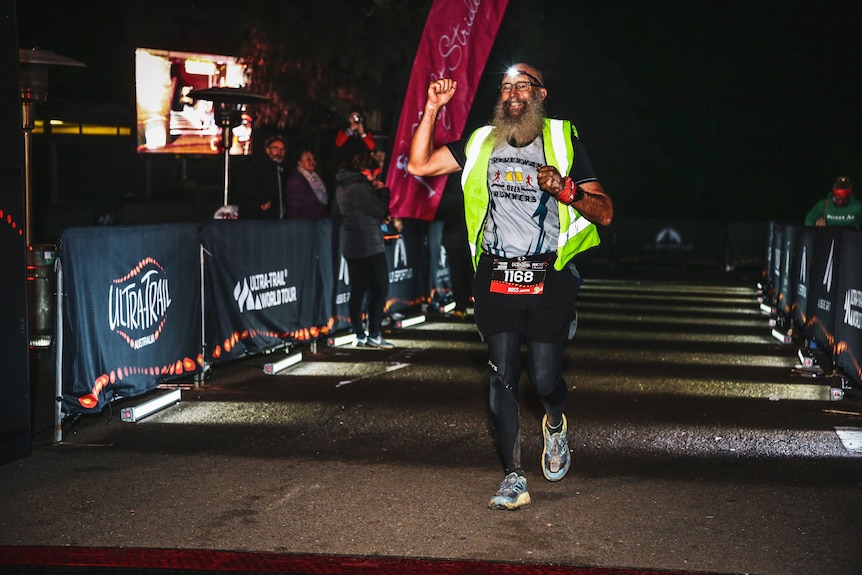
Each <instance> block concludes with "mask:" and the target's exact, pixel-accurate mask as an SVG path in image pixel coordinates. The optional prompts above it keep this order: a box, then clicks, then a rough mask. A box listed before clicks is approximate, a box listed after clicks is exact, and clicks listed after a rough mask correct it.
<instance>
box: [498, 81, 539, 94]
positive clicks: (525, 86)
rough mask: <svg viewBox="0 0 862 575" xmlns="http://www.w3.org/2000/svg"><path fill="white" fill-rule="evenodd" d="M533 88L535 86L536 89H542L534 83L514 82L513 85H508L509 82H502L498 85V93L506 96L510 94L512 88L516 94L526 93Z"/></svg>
mask: <svg viewBox="0 0 862 575" xmlns="http://www.w3.org/2000/svg"><path fill="white" fill-rule="evenodd" d="M533 86H535V87H536V88H543V87H544V86H542V85H541V84H536V83H534V82H515V83H514V84H512V83H509V82H504V83H503V84H500V93H501V94H506V93H508V92H511V91H512V89H513V88H514V89H515V90H517V91H518V92H526V91H527V90H529V89H530V88H532V87H533Z"/></svg>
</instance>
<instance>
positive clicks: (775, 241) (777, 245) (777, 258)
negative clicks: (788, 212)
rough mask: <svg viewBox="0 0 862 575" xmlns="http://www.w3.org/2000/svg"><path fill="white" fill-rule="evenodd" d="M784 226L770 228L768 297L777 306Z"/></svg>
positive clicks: (777, 225) (778, 225)
mask: <svg viewBox="0 0 862 575" xmlns="http://www.w3.org/2000/svg"><path fill="white" fill-rule="evenodd" d="M785 227H786V226H785V225H784V224H776V225H775V227H773V228H772V257H771V258H770V262H771V266H770V270H769V285H770V292H771V293H770V296H771V301H770V303H772V304H773V305H775V306H776V307H777V306H778V290H779V287H780V286H781V263H782V261H783V259H782V257H781V254H783V253H784V228H785Z"/></svg>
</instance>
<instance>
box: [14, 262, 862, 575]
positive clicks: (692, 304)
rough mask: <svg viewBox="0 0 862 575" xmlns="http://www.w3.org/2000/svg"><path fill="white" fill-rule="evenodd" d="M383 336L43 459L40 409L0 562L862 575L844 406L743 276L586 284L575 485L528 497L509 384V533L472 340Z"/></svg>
mask: <svg viewBox="0 0 862 575" xmlns="http://www.w3.org/2000/svg"><path fill="white" fill-rule="evenodd" d="M386 335H387V338H388V339H390V340H391V341H393V342H394V343H395V344H396V345H397V347H396V348H395V349H393V350H387V351H380V350H370V349H356V348H353V347H351V346H343V347H342V346H339V347H327V346H325V345H320V346H318V347H317V348H316V349H314V350H312V349H311V348H309V347H307V346H306V347H304V348H299V349H298V350H294V353H296V352H302V354H303V359H302V361H301V362H300V363H298V364H296V365H294V366H292V367H290V368H288V369H286V370H284V371H282V372H280V373H278V374H276V375H267V374H265V373H264V369H263V367H264V365H265V364H267V363H272V362H273V361H274V360H277V359H281V358H283V357H284V353H283V352H276V353H273V354H268V355H263V356H255V357H249V358H246V359H244V360H241V361H238V362H235V363H232V364H229V365H216V366H214V367H213V369H212V370H211V372H210V377H209V378H208V379H207V380H206V381H205V382H203V383H202V384H199V385H195V384H194V382H192V381H180V382H176V383H177V384H178V385H180V387H181V388H182V401H180V402H179V403H178V404H176V405H174V406H171V407H169V408H167V409H165V410H163V411H160V412H158V413H156V414H154V415H151V416H149V417H147V418H145V419H142V420H140V421H138V422H136V423H126V422H123V421H121V420H120V409H121V408H122V407H123V406H124V405H133V404H136V403H140V402H141V401H142V400H143V399H144V398H137V399H135V400H128V402H126V403H122V404H115V405H114V406H112V408H111V409H106V410H105V412H103V413H102V414H99V415H97V416H88V417H84V418H81V419H79V420H78V421H76V422H75V423H74V424H72V425H69V423H68V422H67V425H66V427H67V429H66V430H65V437H64V440H63V442H62V443H61V444H54V443H53V433H52V429H51V425H50V421H51V419H50V418H51V415H50V409H51V406H50V403H49V402H45V401H40V403H39V405H37V409H36V413H35V416H34V423H35V425H36V427H37V431H38V432H37V433H36V435H35V436H34V450H33V454H32V456H30V457H28V458H25V459H22V460H19V461H15V462H12V463H9V464H6V465H3V466H0V518H2V519H0V521H2V524H3V525H2V529H0V545H61V546H108V547H152V548H178V549H219V550H236V551H264V552H278V553H312V554H333V555H351V556H357V555H358V556H368V555H371V556H386V557H422V558H449V559H478V560H495V561H507V562H513V563H521V562H528V563H548V564H562V565H581V566H601V567H634V568H642V569H675V570H683V569H689V570H696V571H703V572H711V573H722V574H729V573H757V574H761V575H792V574H800V575H801V574H805V575H816V574H823V575H851V574H857V573H859V572H860V571H862V549H860V546H859V544H858V541H857V534H858V530H859V529H860V527H859V517H860V516H862V455H860V452H859V451H857V447H856V444H857V443H859V441H858V440H857V439H856V437H857V435H856V433H857V431H856V430H857V428H862V404H860V403H859V402H858V401H857V400H853V399H845V400H843V401H829V387H828V383H827V382H824V380H813V379H805V378H801V377H799V376H798V375H794V374H793V373H792V367H793V366H794V364H796V363H797V362H798V358H797V357H796V351H797V350H796V348H794V347H792V346H787V345H784V344H782V343H780V342H778V341H777V340H776V339H775V338H773V337H772V336H771V334H770V328H769V327H768V321H767V318H766V316H764V315H763V314H762V313H761V312H760V309H759V305H758V302H757V300H756V295H755V291H754V282H753V280H751V278H749V277H745V276H733V277H725V276H723V275H722V276H720V277H719V278H713V277H701V278H694V277H687V278H682V279H676V280H667V279H656V278H650V279H642V278H638V277H625V278H623V277H617V276H614V275H613V274H607V276H604V277H596V278H593V279H590V280H588V283H587V284H586V285H585V287H584V289H583V291H582V296H581V305H580V325H579V330H578V334H577V336H576V338H575V340H574V341H573V342H572V343H571V344H570V345H569V346H568V347H567V352H566V367H565V376H566V380H567V383H568V384H569V386H570V388H571V393H570V396H569V408H568V410H567V413H568V417H569V425H570V436H569V437H570V440H569V441H570V447H571V448H572V455H573V465H572V469H571V471H570V473H569V475H568V477H566V478H565V479H564V480H563V481H561V482H559V483H549V482H547V481H545V480H544V479H543V478H542V475H541V470H540V467H539V460H540V455H541V433H540V427H539V426H540V421H541V408H540V406H539V404H538V401H537V400H536V398H535V395H534V393H533V391H532V389H531V387H530V386H529V384H528V383H527V382H526V380H524V382H523V385H522V396H523V400H522V420H523V421H522V431H523V436H524V443H523V450H522V453H523V459H524V462H525V465H526V473H527V480H528V483H529V490H530V494H531V496H532V500H533V503H532V504H531V505H529V506H528V507H526V508H523V509H521V510H518V511H514V512H503V511H491V510H489V509H487V508H486V503H487V501H488V499H489V497H490V496H491V495H492V494H493V493H494V492H495V490H496V486H497V484H498V483H499V481H500V480H501V479H502V471H501V468H500V464H499V461H498V459H497V457H496V454H495V451H494V446H493V442H492V439H491V435H490V432H489V420H488V410H487V393H488V391H487V376H486V368H485V363H486V361H487V358H486V354H485V351H484V346H483V344H482V343H481V342H480V340H479V338H478V336H477V334H476V331H475V326H473V325H472V324H471V323H470V322H469V321H462V320H456V319H453V318H448V317H429V318H428V320H427V321H426V322H424V323H421V324H419V325H416V326H414V327H411V328H408V329H403V330H392V331H391V332H390V333H388V334H386ZM38 365H41V364H37V368H36V369H35V370H34V371H35V373H36V375H38V374H39V370H40V369H41V368H40V367H38ZM37 379H39V381H41V382H42V383H38V385H41V386H45V385H46V383H45V382H44V380H45V379H47V378H37ZM159 393H163V391H160V392H159ZM34 396H35V397H37V398H40V397H50V387H48V389H41V390H37V391H36V392H35V393H34ZM842 438H843V441H842Z"/></svg>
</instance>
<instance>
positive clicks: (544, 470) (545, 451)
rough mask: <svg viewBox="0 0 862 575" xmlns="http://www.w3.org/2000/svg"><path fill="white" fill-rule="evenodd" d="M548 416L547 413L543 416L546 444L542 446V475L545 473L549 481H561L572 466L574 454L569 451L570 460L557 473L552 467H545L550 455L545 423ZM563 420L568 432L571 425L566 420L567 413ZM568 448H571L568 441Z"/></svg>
mask: <svg viewBox="0 0 862 575" xmlns="http://www.w3.org/2000/svg"><path fill="white" fill-rule="evenodd" d="M547 418H548V416H547V415H546V416H545V417H543V418H542V440H543V442H544V446H543V447H542V475H544V476H545V479H547V480H548V481H559V480H561V479H562V478H563V477H565V476H566V474H567V473H568V472H569V467H571V466H572V454H571V452H570V453H569V460H568V461H566V465H565V466H564V467H563V468H562V469H560V470H559V471H557V472H556V473H552V472H551V470H550V469H548V468H547V467H545V456H546V455H548V442H547V440H546V439H545V425H546V423H547ZM563 421H564V422H565V425H564V426H563V429H564V430H565V431H566V432H568V429H569V426H568V422H567V421H566V420H565V415H564V416H563ZM566 449H567V450H568V449H569V446H568V442H567V443H566Z"/></svg>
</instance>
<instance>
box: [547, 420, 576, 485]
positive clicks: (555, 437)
mask: <svg viewBox="0 0 862 575" xmlns="http://www.w3.org/2000/svg"><path fill="white" fill-rule="evenodd" d="M568 428H569V426H568V423H567V422H566V416H565V414H564V415H563V429H562V430H561V431H560V432H559V433H549V432H548V416H547V415H545V417H543V418H542V435H543V436H544V438H545V448H544V449H543V450H542V473H543V474H544V475H545V479H547V480H548V481H559V480H560V479H562V478H563V477H565V476H566V473H568V472H569V465H571V463H572V457H571V454H570V453H569V442H568V439H567V438H566V434H567V432H568Z"/></svg>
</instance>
